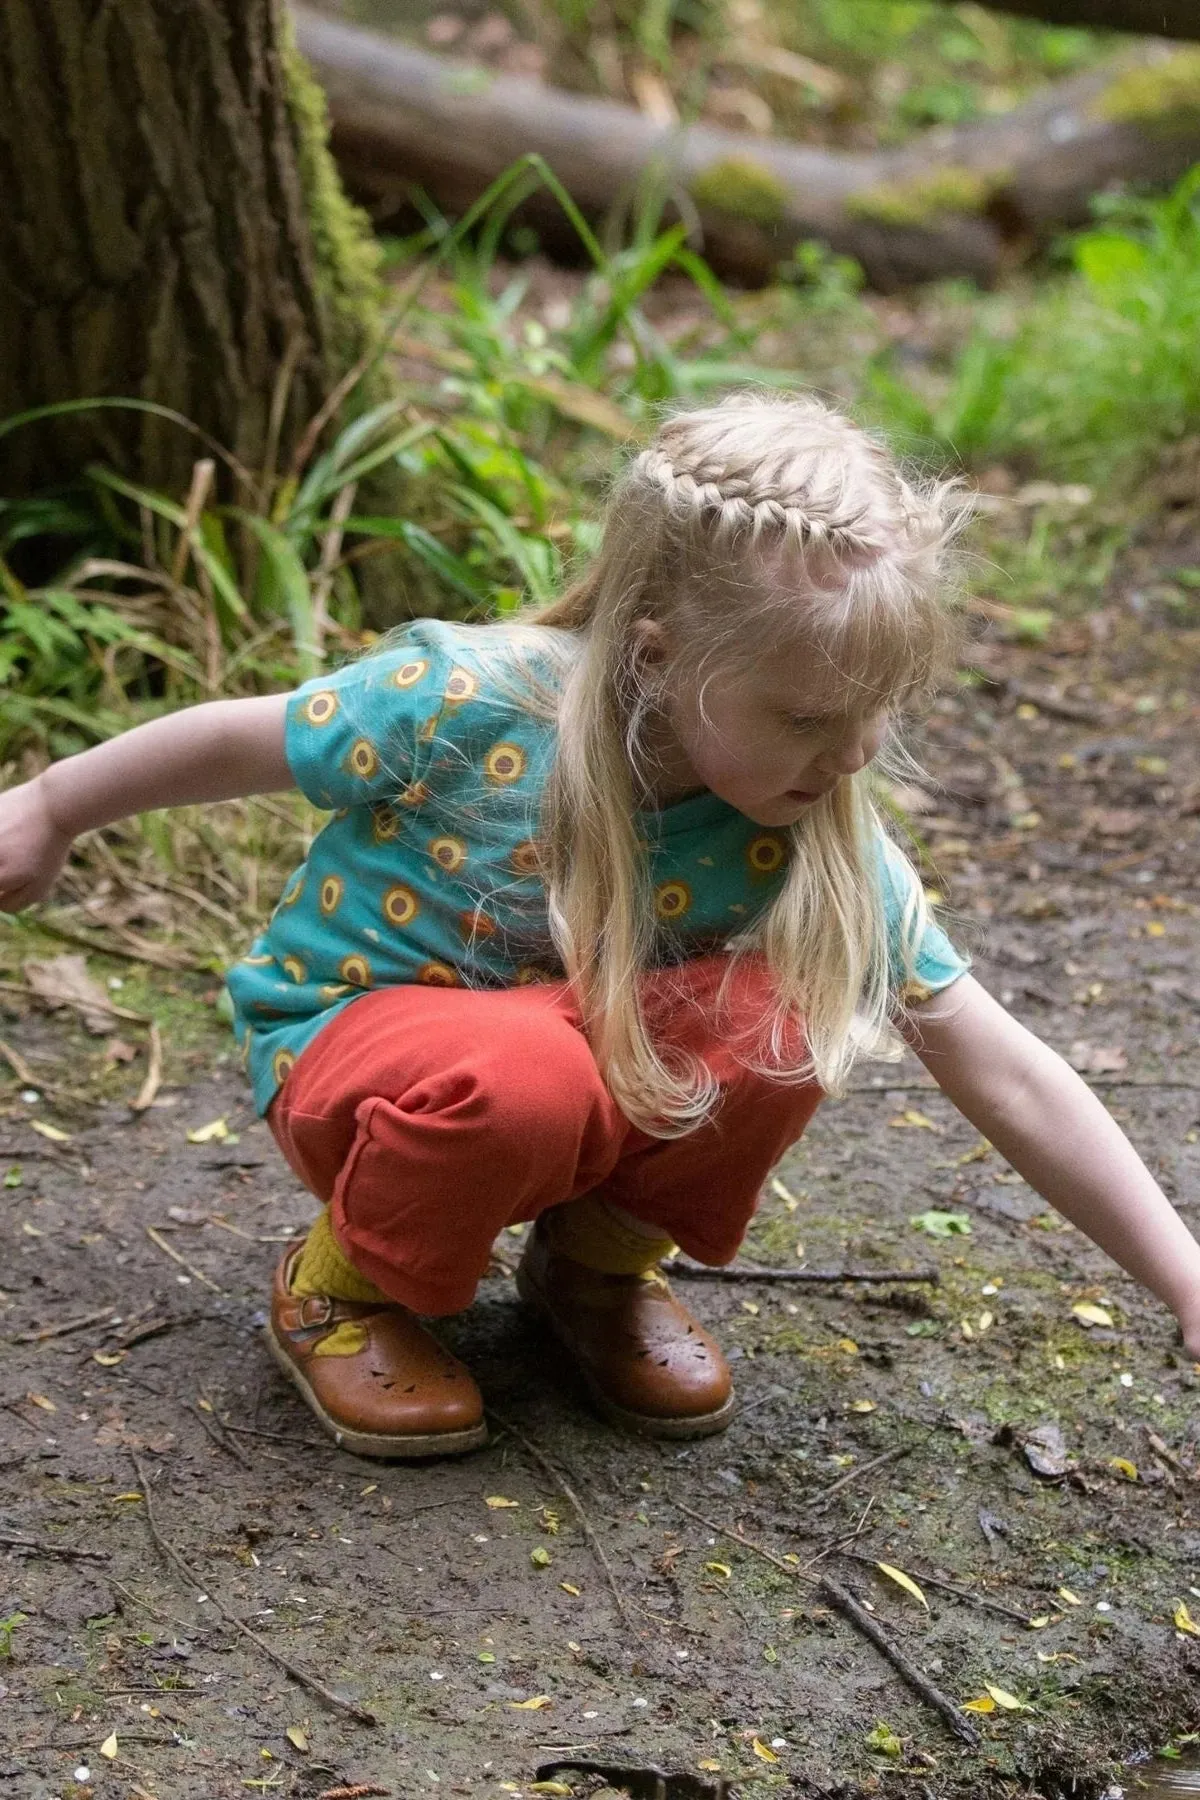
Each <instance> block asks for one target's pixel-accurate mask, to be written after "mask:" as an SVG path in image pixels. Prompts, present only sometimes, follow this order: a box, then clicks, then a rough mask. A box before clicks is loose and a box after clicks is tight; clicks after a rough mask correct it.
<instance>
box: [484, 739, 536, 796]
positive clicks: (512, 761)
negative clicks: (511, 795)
mask: <svg viewBox="0 0 1200 1800" xmlns="http://www.w3.org/2000/svg"><path fill="white" fill-rule="evenodd" d="M527 761H528V758H527V757H526V755H525V752H524V751H523V750H522V748H521V746H520V744H493V745H492V747H491V749H490V750H489V751H488V753H487V755H486V756H485V757H484V759H483V772H484V774H485V775H486V776H487V778H488V780H489V781H492V782H495V783H496V785H497V786H499V787H507V786H508V784H509V783H510V782H512V781H520V779H521V777H522V775H523V774H524V773H525V767H526V763H527Z"/></svg>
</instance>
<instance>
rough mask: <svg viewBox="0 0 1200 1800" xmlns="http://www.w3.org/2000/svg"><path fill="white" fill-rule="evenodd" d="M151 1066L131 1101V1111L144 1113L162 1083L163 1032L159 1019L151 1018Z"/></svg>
mask: <svg viewBox="0 0 1200 1800" xmlns="http://www.w3.org/2000/svg"><path fill="white" fill-rule="evenodd" d="M149 1038H150V1067H149V1068H148V1069H147V1070H146V1079H145V1080H144V1081H143V1083H142V1085H141V1087H140V1088H139V1089H138V1091H137V1094H136V1096H135V1098H134V1099H132V1100H131V1101H130V1102H129V1110H130V1112H135V1113H142V1112H145V1110H146V1108H147V1107H148V1106H150V1105H151V1104H152V1103H153V1101H154V1097H155V1095H156V1094H157V1093H158V1090H159V1088H160V1087H161V1085H162V1072H163V1046H162V1032H161V1031H160V1030H159V1029H158V1021H157V1019H151V1021H150V1029H149Z"/></svg>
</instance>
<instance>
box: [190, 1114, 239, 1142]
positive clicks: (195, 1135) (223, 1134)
mask: <svg viewBox="0 0 1200 1800" xmlns="http://www.w3.org/2000/svg"><path fill="white" fill-rule="evenodd" d="M228 1136H229V1126H228V1125H227V1124H226V1122H225V1120H224V1119H210V1120H209V1122H208V1124H207V1125H197V1127H196V1129H195V1130H194V1131H189V1132H188V1134H187V1141H188V1143H189V1144H212V1143H224V1141H225V1139H226V1138H227V1137H228Z"/></svg>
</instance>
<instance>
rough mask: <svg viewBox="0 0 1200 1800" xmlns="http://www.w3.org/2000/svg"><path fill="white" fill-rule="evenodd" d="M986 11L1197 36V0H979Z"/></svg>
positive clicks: (1045, 21)
mask: <svg viewBox="0 0 1200 1800" xmlns="http://www.w3.org/2000/svg"><path fill="white" fill-rule="evenodd" d="M982 4H983V5H984V6H986V7H987V9H988V11H989V12H1005V13H1017V14H1019V16H1020V17H1021V18H1022V19H1040V20H1041V21H1042V23H1043V24H1046V25H1085V26H1086V27H1087V28H1088V30H1089V31H1135V32H1137V33H1139V34H1140V35H1141V36H1144V37H1165V38H1188V39H1200V6H1198V5H1197V4H1196V0H982Z"/></svg>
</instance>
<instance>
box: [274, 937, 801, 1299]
mask: <svg viewBox="0 0 1200 1800" xmlns="http://www.w3.org/2000/svg"><path fill="white" fill-rule="evenodd" d="M725 969H726V959H725V958H724V957H722V956H706V957H698V958H696V959H694V960H692V961H689V962H685V963H683V964H680V965H678V966H675V967H672V968H668V969H662V970H655V971H652V972H650V973H648V974H646V975H645V976H644V977H643V978H642V979H643V982H644V984H645V985H644V987H643V990H642V995H643V1006H644V1011H645V1016H646V1018H647V1021H648V1023H649V1025H650V1026H651V1028H652V1030H653V1032H654V1037H655V1041H656V1042H657V1043H658V1044H659V1045H660V1046H662V1047H663V1048H664V1049H666V1048H668V1047H670V1048H674V1049H675V1050H681V1051H685V1052H689V1053H691V1054H692V1055H695V1056H699V1057H700V1058H701V1059H702V1061H703V1062H704V1064H705V1066H706V1067H707V1068H708V1069H709V1070H710V1071H711V1073H712V1074H713V1076H714V1077H715V1078H716V1080H717V1082H718V1083H719V1088H720V1097H719V1100H718V1102H717V1105H716V1109H715V1111H714V1113H713V1114H712V1115H711V1116H710V1117H709V1118H708V1119H707V1120H706V1121H705V1122H704V1123H703V1124H701V1125H700V1126H698V1127H696V1128H695V1129H694V1130H692V1131H691V1132H689V1133H688V1134H687V1135H686V1136H684V1137H679V1138H672V1139H662V1138H655V1137H650V1136H648V1135H647V1134H646V1133H645V1132H642V1131H640V1130H638V1129H637V1128H636V1127H634V1126H633V1125H631V1124H630V1123H629V1120H628V1119H627V1118H626V1117H625V1115H624V1114H623V1113H622V1112H621V1111H620V1109H619V1107H618V1106H617V1104H616V1102H615V1100H614V1099H613V1097H612V1095H611V1094H610V1093H609V1091H608V1088H607V1086H606V1084H605V1082H604V1080H603V1077H602V1076H601V1074H600V1071H599V1069H598V1068H597V1066H596V1062H595V1059H594V1058H593V1056H592V1052H591V1049H590V1048H589V1045H588V1042H587V1039H586V1038H585V1036H584V1033H583V1028H582V1022H581V1020H580V1016H579V1012H578V1010H577V1008H576V1006H575V1004H574V1001H573V998H572V995H571V991H570V989H569V987H568V986H567V984H566V983H564V982H555V983H545V984H539V985H536V986H529V987H517V988H503V989H498V990H487V991H483V992H481V991H479V990H473V989H469V988H439V987H421V986H417V985H404V986H399V987H389V988H379V989H377V990H376V991H374V992H372V993H368V994H365V995H363V997H362V998H361V999H359V1000H356V1001H354V1003H353V1004H352V1005H351V1006H348V1007H345V1008H344V1009H343V1011H342V1012H340V1013H338V1015H337V1016H336V1017H335V1018H334V1019H332V1020H331V1021H330V1022H329V1024H328V1025H326V1026H325V1028H324V1029H323V1030H322V1031H321V1032H320V1034H319V1035H318V1036H317V1037H316V1038H314V1039H313V1041H312V1042H311V1043H310V1044H308V1045H307V1046H306V1047H305V1049H304V1050H303V1052H302V1053H301V1055H300V1057H299V1059H298V1061H297V1062H296V1064H295V1067H294V1068H293V1069H292V1071H291V1073H290V1074H289V1075H288V1077H287V1079H286V1081H285V1083H284V1086H283V1088H282V1089H281V1091H280V1092H279V1094H278V1095H277V1096H276V1098H275V1100H274V1102H273V1103H272V1106H271V1109H270V1112H269V1114H268V1118H269V1121H270V1125H271V1129H272V1131H273V1132H274V1133H275V1137H276V1139H277V1141H278V1143H279V1146H280V1148H281V1150H282V1151H283V1154H284V1156H285V1157H286V1158H287V1160H288V1162H289V1163H290V1165H291V1167H292V1168H293V1169H294V1170H295V1172H296V1174H297V1175H298V1176H299V1177H300V1179H301V1180H302V1181H303V1182H304V1183H305V1184H306V1186H308V1187H309V1188H311V1189H312V1191H313V1193H314V1194H316V1195H317V1197H318V1198H319V1199H321V1200H324V1201H327V1202H329V1204H330V1205H331V1206H332V1208H333V1225H334V1230H335V1232H336V1235H337V1237H338V1239H339V1240H340V1242H341V1244H342V1246H343V1248H344V1249H345V1251H346V1254H347V1255H348V1256H349V1257H350V1260H351V1261H352V1262H353V1263H354V1265H355V1267H356V1268H357V1269H358V1270H359V1271H360V1273H362V1274H363V1275H365V1276H367V1277H368V1279H369V1280H371V1281H373V1282H375V1284H376V1285H377V1286H378V1287H380V1288H381V1289H382V1290H383V1292H384V1293H386V1294H388V1295H390V1296H391V1297H392V1298H393V1299H395V1300H398V1301H400V1302H401V1303H402V1304H403V1305H405V1306H408V1307H410V1308H411V1309H412V1310H413V1311H414V1312H418V1313H424V1314H433V1315H437V1314H443V1313H453V1312H459V1311H461V1310H462V1308H463V1307H465V1306H467V1305H468V1304H469V1303H470V1301H471V1299H472V1296H473V1295H474V1292H475V1287H476V1284H477V1283H478V1281H479V1279H480V1277H481V1276H482V1275H483V1274H484V1272H485V1270H486V1269H487V1266H488V1259H489V1255H490V1251H491V1246H492V1242H493V1240H494V1239H495V1237H496V1234H497V1233H498V1232H499V1231H501V1230H502V1229H503V1227H504V1226H506V1225H513V1224H516V1223H518V1222H519V1221H520V1220H524V1219H533V1218H536V1217H537V1215H538V1214H539V1213H540V1212H542V1211H543V1210H544V1209H545V1208H546V1207H548V1206H557V1205H560V1204H561V1203H562V1202H563V1201H566V1200H574V1199H577V1198H579V1197H580V1196H581V1195H583V1194H586V1193H599V1194H601V1195H602V1196H603V1197H604V1198H606V1199H608V1200H611V1201H612V1202H613V1203H614V1204H615V1205H617V1206H621V1207H624V1208H625V1210H626V1211H627V1212H630V1213H632V1214H634V1215H635V1216H636V1217H637V1218H638V1219H641V1220H643V1221H645V1222H646V1223H648V1224H652V1225H656V1226H659V1227H661V1229H662V1231H663V1233H664V1235H666V1236H668V1237H670V1238H672V1239H673V1240H674V1241H675V1243H677V1244H678V1245H679V1246H680V1247H681V1249H683V1250H685V1251H686V1252H687V1253H688V1255H689V1256H692V1257H695V1258H696V1259H697V1260H699V1261H701V1262H707V1263H722V1262H728V1261H729V1260H730V1258H731V1257H732V1256H733V1255H734V1253H735V1252H736V1250H737V1247H738V1245H739V1243H740V1242H741V1240H742V1237H743V1235H744V1233H745V1230H746V1227H747V1225H748V1224H749V1221H750V1219H751V1217H752V1215H753V1213H754V1209H755V1205H756V1203H757V1200H758V1196H759V1192H760V1189H761V1187H762V1184H763V1182H764V1180H765V1179H766V1176H767V1174H768V1172H769V1171H770V1169H771V1167H772V1165H773V1164H774V1163H775V1162H776V1161H777V1160H778V1158H779V1157H780V1156H781V1155H782V1153H783V1151H784V1150H785V1149H786V1148H787V1146H788V1145H789V1144H790V1143H792V1142H794V1140H795V1139H796V1138H798V1137H799V1136H800V1134H801V1132H802V1131H803V1130H804V1128H805V1126H806V1125H807V1123H808V1121H809V1119H810V1118H811V1117H812V1115H813V1113H814V1112H815V1110H816V1108H817V1105H818V1103H819V1102H820V1100H821V1091H820V1089H819V1088H818V1087H817V1086H816V1085H815V1084H807V1085H797V1084H795V1083H787V1082H781V1081H776V1080H772V1079H771V1078H770V1077H767V1076H763V1075H759V1074H754V1073H752V1072H751V1071H749V1070H748V1069H747V1068H746V1067H745V1066H744V1064H743V1062H742V1061H741V1060H740V1059H739V1057H738V1056H737V1055H735V1053H734V1051H733V1049H732V1047H731V1046H732V1045H733V1043H735V1042H736V1041H738V1039H739V1038H741V1039H742V1041H745V1036H746V1034H747V1032H752V1031H753V1028H754V1026H755V1025H756V1024H757V1023H759V1022H760V1021H761V1020H762V1019H763V1017H764V1015H765V1013H766V1012H767V1010H768V1009H769V1005H770V991H769V986H768V982H767V977H766V974H765V970H764V969H763V967H762V965H761V964H759V963H758V962H757V961H755V960H752V959H746V960H744V961H743V962H742V963H741V964H740V966H739V968H738V970H737V973H736V976H735V979H734V981H733V982H732V983H731V992H730V993H729V995H728V998H727V1000H726V1002H725V1004H724V1006H723V1007H722V1008H721V1009H720V1011H719V1012H718V1009H717V1005H716V1000H717V990H718V988H719V986H720V982H721V978H722V975H723V974H724V973H725ZM789 1048H791V1049H794V1048H795V1046H794V1045H793V1046H790V1047H789Z"/></svg>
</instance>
